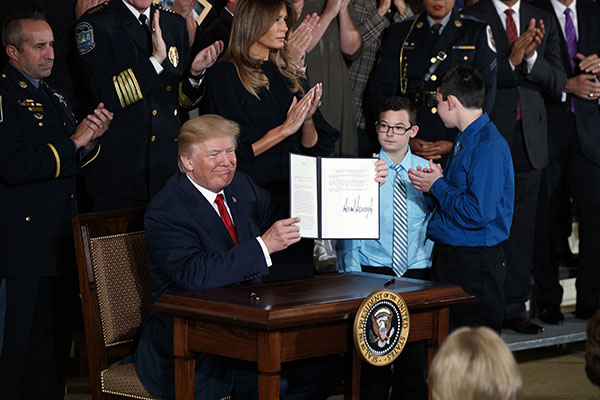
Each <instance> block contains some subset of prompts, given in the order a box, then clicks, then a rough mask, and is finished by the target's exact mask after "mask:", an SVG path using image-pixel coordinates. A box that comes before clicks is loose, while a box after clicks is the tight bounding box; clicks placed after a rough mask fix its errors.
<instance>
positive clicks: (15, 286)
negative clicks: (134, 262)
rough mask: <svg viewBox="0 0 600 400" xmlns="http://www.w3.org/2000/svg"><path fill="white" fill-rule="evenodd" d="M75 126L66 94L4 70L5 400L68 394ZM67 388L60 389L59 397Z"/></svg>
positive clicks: (0, 92) (0, 111)
mask: <svg viewBox="0 0 600 400" xmlns="http://www.w3.org/2000/svg"><path fill="white" fill-rule="evenodd" d="M76 124H77V121H76V120H75V117H74V116H73V113H72V111H71V107H70V105H69V103H68V102H67V100H66V99H65V97H64V96H63V95H62V93H61V92H59V91H58V90H56V89H55V88H54V87H52V85H49V84H47V83H45V82H42V83H41V84H40V86H39V88H36V87H35V86H34V85H33V84H32V83H31V81H29V80H28V78H26V77H25V75H23V74H22V73H21V72H19V71H18V70H17V69H16V68H14V67H13V66H12V65H10V64H6V66H5V67H4V71H3V73H2V75H1V78H0V278H1V279H3V280H4V283H5V284H6V303H5V305H6V316H5V318H6V319H5V320H6V321H7V323H6V324H5V332H4V343H3V347H2V353H1V356H0V393H2V396H3V398H7V399H9V398H10V399H12V398H14V399H16V398H49V399H50V398H62V397H61V396H64V387H63V386H62V385H63V384H64V381H63V380H64V379H65V377H66V371H67V368H66V367H67V364H66V362H67V360H68V354H69V349H70V340H71V328H70V326H71V324H72V311H73V310H74V307H75V306H77V299H76V294H77V291H76V275H75V272H74V259H75V258H74V255H73V238H72V228H71V218H72V217H73V215H75V214H76V212H77V206H76V201H77V200H76V197H75V175H76V174H77V172H78V170H79V168H78V167H83V166H86V165H88V164H89V163H90V162H91V161H93V159H94V158H95V157H96V156H97V155H98V153H99V151H100V146H96V148H94V150H92V152H90V153H89V154H88V156H87V158H86V159H84V160H80V159H79V154H78V153H77V151H76V146H75V143H74V142H73V141H72V140H71V139H70V136H71V135H72V134H73V132H74V131H75V129H76ZM61 390H62V392H61Z"/></svg>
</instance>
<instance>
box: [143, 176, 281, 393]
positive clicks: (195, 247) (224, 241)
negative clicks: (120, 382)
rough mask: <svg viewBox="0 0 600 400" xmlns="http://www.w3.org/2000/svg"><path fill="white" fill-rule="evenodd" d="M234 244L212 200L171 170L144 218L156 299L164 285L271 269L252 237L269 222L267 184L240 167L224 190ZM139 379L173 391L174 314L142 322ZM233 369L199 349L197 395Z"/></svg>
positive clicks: (234, 279) (216, 282)
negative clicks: (256, 181)
mask: <svg viewBox="0 0 600 400" xmlns="http://www.w3.org/2000/svg"><path fill="white" fill-rule="evenodd" d="M224 192H225V197H226V199H227V205H228V206H229V209H230V211H231V215H232V219H233V222H234V224H235V227H236V230H237V234H238V238H239V242H240V243H239V245H237V246H234V244H233V240H232V239H231V237H230V236H229V232H228V231H227V229H226V228H225V226H224V224H223V222H222V221H221V219H220V217H219V216H218V215H217V213H216V212H215V210H214V209H213V207H212V205H211V204H209V203H208V202H207V201H206V199H205V198H204V196H202V194H201V193H200V192H199V191H198V190H197V189H196V188H195V187H194V186H193V185H192V183H191V182H190V180H189V179H188V178H187V177H186V176H185V175H184V174H176V175H175V176H173V177H172V178H171V179H170V180H169V181H168V182H167V184H166V185H165V187H164V188H163V189H162V190H161V191H160V192H159V193H158V194H157V195H156V197H154V199H153V200H152V201H151V202H150V205H149V206H148V209H147V211H146V216H145V218H144V224H145V230H146V231H145V233H146V245H147V249H146V252H147V261H148V268H149V269H150V275H151V276H152V280H153V283H154V290H153V293H152V298H153V301H156V300H158V298H159V297H160V296H161V295H163V294H166V293H172V292H176V291H184V290H199V289H204V288H212V287H219V286H225V285H230V284H234V283H238V282H241V281H244V280H249V279H254V278H257V277H259V276H262V275H266V274H268V273H269V269H268V267H267V265H266V261H265V257H264V254H263V252H262V249H261V247H260V244H259V243H258V241H257V240H256V239H255V238H256V237H257V236H259V235H261V234H262V233H264V231H265V230H266V229H267V228H268V227H269V226H270V225H271V224H272V222H274V221H273V218H272V211H271V210H272V208H271V201H270V196H269V194H268V192H266V191H265V190H263V189H261V188H259V187H258V186H256V185H255V184H254V183H253V182H252V180H251V179H250V178H249V177H248V176H247V175H246V174H244V173H241V172H237V173H236V175H235V176H234V178H233V181H232V182H231V184H230V185H229V186H228V187H227V188H226V189H225V190H224ZM135 357H136V368H137V372H138V375H139V376H140V379H141V380H142V382H143V383H144V385H145V386H146V388H147V389H148V390H149V391H150V393H152V394H153V395H155V396H157V397H161V398H172V397H174V393H175V391H174V386H173V323H172V318H171V317H169V316H166V315H163V314H153V315H151V316H150V318H149V319H148V321H146V323H145V324H144V327H143V328H142V333H141V337H140V342H139V344H138V348H137V350H136V355H135ZM234 374H235V371H234V370H233V369H232V368H231V366H230V364H229V362H228V361H227V360H226V359H224V358H221V357H216V356H211V355H208V354H199V355H198V357H197V362H196V383H195V387H194V390H195V398H197V399H212V398H222V397H224V396H226V395H227V394H228V393H229V392H230V390H231V387H232V383H233V378H234Z"/></svg>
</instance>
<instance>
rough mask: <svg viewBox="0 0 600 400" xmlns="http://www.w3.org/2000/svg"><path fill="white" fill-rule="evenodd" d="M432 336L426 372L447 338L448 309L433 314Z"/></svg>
mask: <svg viewBox="0 0 600 400" xmlns="http://www.w3.org/2000/svg"><path fill="white" fill-rule="evenodd" d="M432 329H433V332H432V333H433V336H432V338H431V340H429V341H428V343H427V370H428V371H429V369H431V362H432V361H433V357H435V353H437V351H438V349H439V348H440V346H441V345H442V343H443V342H444V340H446V338H447V337H448V330H449V329H450V309H449V308H448V307H445V308H442V309H439V310H437V311H435V312H434V313H433V327H432ZM427 386H428V387H429V400H432V397H431V385H427Z"/></svg>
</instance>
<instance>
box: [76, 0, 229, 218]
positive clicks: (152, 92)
mask: <svg viewBox="0 0 600 400" xmlns="http://www.w3.org/2000/svg"><path fill="white" fill-rule="evenodd" d="M75 36H76V40H77V49H78V52H79V56H80V57H79V59H80V61H81V70H82V73H83V74H84V75H85V79H86V82H85V83H86V84H87V85H88V87H89V89H90V91H91V96H92V98H94V100H95V101H103V102H104V103H105V104H106V106H107V107H108V108H110V109H111V110H114V112H115V120H114V123H113V125H112V126H111V129H110V131H109V132H107V135H106V136H105V137H104V138H103V139H102V145H103V147H104V151H103V153H102V155H101V156H100V157H99V158H98V160H97V163H98V168H95V169H94V171H93V172H92V173H91V174H90V175H89V177H88V179H87V180H86V190H87V191H88V192H89V193H91V198H92V202H93V203H94V204H93V206H94V208H95V209H96V210H101V209H113V208H122V207H128V206H137V205H140V204H146V203H147V202H148V200H149V199H150V198H151V197H152V196H153V195H154V194H156V193H157V192H158V191H159V190H160V188H161V187H162V186H163V185H164V184H165V182H166V181H167V180H168V179H169V177H170V176H171V175H173V173H174V172H175V171H176V168H177V167H176V165H175V160H176V155H177V143H176V136H177V131H178V129H179V127H180V124H181V122H180V116H179V105H181V106H182V107H185V108H191V107H192V106H194V105H195V102H196V100H197V99H199V97H200V90H199V80H200V77H201V75H202V74H203V72H204V70H205V69H206V68H207V67H208V66H210V65H212V63H214V61H215V60H216V58H217V55H218V54H219V53H220V52H221V50H222V43H220V42H218V43H215V44H213V45H211V46H210V47H208V48H207V49H204V50H202V51H201V52H200V53H199V54H198V55H197V56H196V57H195V58H194V60H193V61H191V60H190V45H189V36H188V31H187V27H186V22H185V20H184V19H183V18H182V17H181V16H180V15H178V14H175V13H174V12H172V11H170V10H165V9H161V8H157V7H155V6H153V5H152V0H117V1H110V2H105V3H103V4H101V5H99V6H97V7H95V8H92V9H91V10H89V11H88V12H86V13H85V14H84V15H83V16H82V17H81V19H80V20H79V23H78V24H77V26H76V29H75Z"/></svg>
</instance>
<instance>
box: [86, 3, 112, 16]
mask: <svg viewBox="0 0 600 400" xmlns="http://www.w3.org/2000/svg"><path fill="white" fill-rule="evenodd" d="M106 5H108V1H105V2H104V3H102V4H98V5H97V6H95V7H92V8H90V9H89V10H88V11H87V13H88V14H90V15H91V14H94V13H96V12H98V11H100V10H102V9H103V8H104V6H106Z"/></svg>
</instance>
